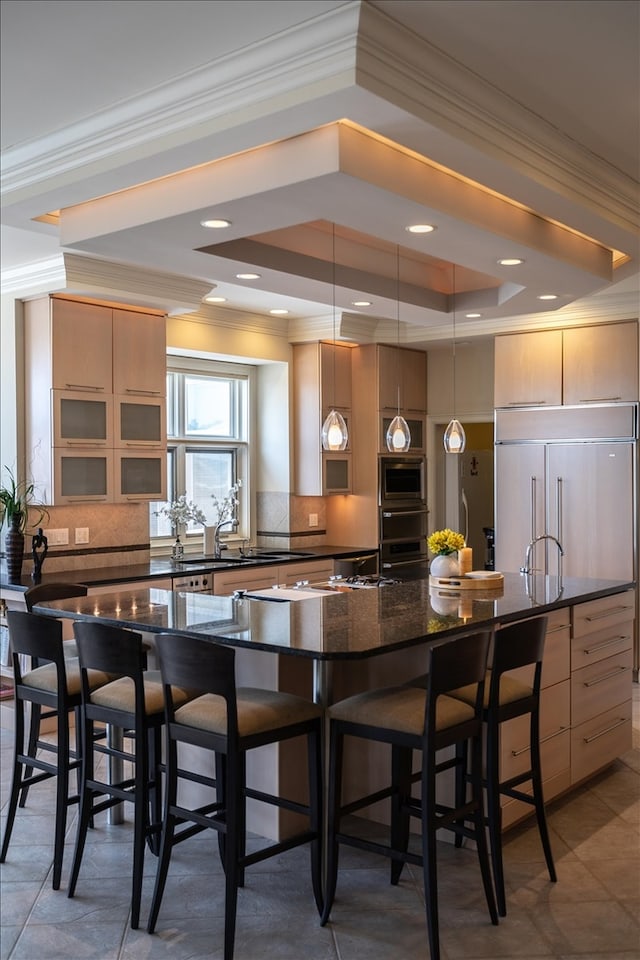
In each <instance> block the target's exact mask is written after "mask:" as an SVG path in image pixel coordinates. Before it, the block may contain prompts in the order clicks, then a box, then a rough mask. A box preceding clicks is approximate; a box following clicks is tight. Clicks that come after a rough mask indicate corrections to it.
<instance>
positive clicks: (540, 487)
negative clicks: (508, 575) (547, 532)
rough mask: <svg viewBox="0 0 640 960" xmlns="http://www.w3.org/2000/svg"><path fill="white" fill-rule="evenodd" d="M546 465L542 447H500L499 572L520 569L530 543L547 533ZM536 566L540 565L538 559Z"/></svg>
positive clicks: (497, 477)
mask: <svg viewBox="0 0 640 960" xmlns="http://www.w3.org/2000/svg"><path fill="white" fill-rule="evenodd" d="M544 465H545V451H544V447H542V446H538V445H535V444H513V445H512V444H499V445H498V446H496V473H495V527H496V529H495V558H496V570H502V571H517V570H519V569H520V567H521V566H522V565H523V563H524V558H525V551H526V548H527V544H528V543H529V541H530V540H531V539H532V537H534V536H538V535H539V534H541V533H544V525H545V516H544ZM533 565H534V566H539V565H540V564H538V563H537V562H536V559H535V557H534V558H533Z"/></svg>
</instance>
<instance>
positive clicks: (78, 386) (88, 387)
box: [65, 383, 104, 393]
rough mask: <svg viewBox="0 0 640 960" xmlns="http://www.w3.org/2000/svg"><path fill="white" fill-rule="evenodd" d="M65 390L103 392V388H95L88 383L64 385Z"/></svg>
mask: <svg viewBox="0 0 640 960" xmlns="http://www.w3.org/2000/svg"><path fill="white" fill-rule="evenodd" d="M65 387H66V388H67V390H90V391H91V392H92V393H99V392H100V391H101V390H102V391H104V387H95V386H92V384H90V383H65Z"/></svg>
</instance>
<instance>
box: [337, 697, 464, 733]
mask: <svg viewBox="0 0 640 960" xmlns="http://www.w3.org/2000/svg"><path fill="white" fill-rule="evenodd" d="M426 696H427V694H426V691H425V690H424V689H421V688H419V687H407V686H403V687H384V688H382V689H379V690H371V691H367V692H366V693H358V694H356V696H354V697H348V698H347V699H346V700H340V701H339V702H338V703H334V704H333V705H332V706H331V707H329V709H328V711H327V713H328V715H329V717H331V718H332V719H336V720H346V721H348V722H349V723H362V724H366V725H367V726H371V727H384V728H386V729H388V730H399V731H402V732H403V733H409V734H413V735H415V736H417V737H419V736H422V733H423V729H424V710H425V700H426ZM473 716H474V713H473V709H472V707H470V706H468V705H467V704H466V703H463V702H462V701H461V700H454V699H453V698H452V697H446V696H441V697H438V701H437V703H436V730H446V729H447V728H449V727H454V726H456V724H458V723H464V722H465V721H467V720H472V719H473Z"/></svg>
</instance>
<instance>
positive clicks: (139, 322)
mask: <svg viewBox="0 0 640 960" xmlns="http://www.w3.org/2000/svg"><path fill="white" fill-rule="evenodd" d="M166 377H167V347H166V320H165V318H164V317H162V316H156V315H154V314H147V313H138V312H136V311H133V310H114V311H113V392H114V393H124V394H129V393H133V394H141V395H147V396H154V397H164V396H165V394H166Z"/></svg>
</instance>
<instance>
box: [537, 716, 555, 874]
mask: <svg viewBox="0 0 640 960" xmlns="http://www.w3.org/2000/svg"><path fill="white" fill-rule="evenodd" d="M531 781H532V786H533V799H534V803H535V809H536V819H537V821H538V832H539V834H540V840H541V842H542V849H543V851H544V858H545V860H546V862H547V870H548V871H549V879H550V880H551V882H552V883H555V882H556V881H557V879H558V878H557V876H556V868H555V864H554V862H553V853H552V852H551V843H550V841H549V831H548V829H547V816H546V813H545V809H544V793H543V789H542V766H541V763H540V733H539V715H538V711H537V710H533V711H532V713H531Z"/></svg>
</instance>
